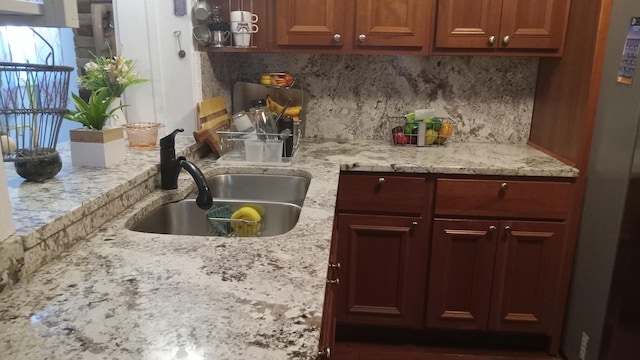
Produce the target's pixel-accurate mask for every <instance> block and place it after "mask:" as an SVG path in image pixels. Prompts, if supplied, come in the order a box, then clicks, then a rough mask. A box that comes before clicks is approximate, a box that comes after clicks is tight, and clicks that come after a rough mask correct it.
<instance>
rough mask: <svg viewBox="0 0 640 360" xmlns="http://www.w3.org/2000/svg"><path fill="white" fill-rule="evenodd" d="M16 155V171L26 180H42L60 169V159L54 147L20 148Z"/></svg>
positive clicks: (49, 177)
mask: <svg viewBox="0 0 640 360" xmlns="http://www.w3.org/2000/svg"><path fill="white" fill-rule="evenodd" d="M16 155H17V156H16V159H15V161H14V165H15V168H16V172H17V173H18V175H20V176H21V177H23V178H25V179H27V181H35V182H43V181H45V180H47V179H51V178H52V177H54V176H56V174H57V173H59V172H60V169H62V159H60V154H58V152H57V151H56V150H55V149H37V150H34V149H22V150H18V151H17V152H16Z"/></svg>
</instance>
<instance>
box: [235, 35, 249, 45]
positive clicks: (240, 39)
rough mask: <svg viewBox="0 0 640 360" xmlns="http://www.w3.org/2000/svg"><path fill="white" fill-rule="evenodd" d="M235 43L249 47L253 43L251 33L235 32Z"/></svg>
mask: <svg viewBox="0 0 640 360" xmlns="http://www.w3.org/2000/svg"><path fill="white" fill-rule="evenodd" d="M233 45H234V46H238V47H249V46H250V45H251V34H237V33H233Z"/></svg>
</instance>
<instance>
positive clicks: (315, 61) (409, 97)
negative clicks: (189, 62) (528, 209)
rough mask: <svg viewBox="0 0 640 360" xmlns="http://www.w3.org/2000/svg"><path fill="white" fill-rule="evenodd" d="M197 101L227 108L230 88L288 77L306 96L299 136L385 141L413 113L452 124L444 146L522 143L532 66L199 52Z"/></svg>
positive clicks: (500, 60)
mask: <svg viewBox="0 0 640 360" xmlns="http://www.w3.org/2000/svg"><path fill="white" fill-rule="evenodd" d="M202 60H203V61H202V64H203V69H202V75H203V78H202V82H203V96H204V97H205V98H207V97H211V96H217V95H222V96H223V97H225V99H226V101H227V103H228V104H231V89H232V87H233V84H234V83H235V82H237V81H248V82H258V81H259V79H260V73H262V72H281V71H288V72H290V73H293V74H295V75H297V76H299V81H300V83H301V85H302V87H303V88H304V90H305V91H306V92H307V99H308V101H307V102H308V104H307V105H308V108H307V119H306V124H305V137H314V138H337V137H338V136H340V135H341V136H348V137H350V138H357V139H390V129H391V128H392V127H393V126H396V125H400V124H402V123H403V120H402V119H394V118H392V117H397V116H402V115H404V114H406V113H409V112H412V111H413V110H415V109H420V108H433V109H435V110H436V115H437V116H439V117H443V118H447V119H448V120H449V121H450V122H452V123H453V124H454V129H455V132H454V137H453V138H452V139H451V140H452V141H466V142H471V141H473V142H495V143H515V144H518V143H526V141H527V139H528V137H529V128H530V125H531V113H532V110H533V100H534V95H535V86H536V77H537V70H538V59H537V58H528V57H475V56H474V57H469V56H429V57H424V56H383V55H370V56H367V55H344V56H339V55H299V54H239V53H203V55H202Z"/></svg>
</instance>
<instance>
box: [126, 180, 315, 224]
mask: <svg viewBox="0 0 640 360" xmlns="http://www.w3.org/2000/svg"><path fill="white" fill-rule="evenodd" d="M207 182H208V183H209V188H210V189H211V194H212V196H213V199H214V200H213V207H215V208H218V209H219V208H220V207H224V206H228V211H227V214H226V217H228V216H229V215H230V214H232V213H233V212H235V211H237V210H238V209H240V208H241V207H244V206H249V207H252V208H254V209H255V210H257V211H258V212H259V213H260V215H261V221H260V224H259V227H260V230H259V231H258V232H257V233H255V234H253V232H252V234H251V235H247V236H273V235H280V234H284V233H286V232H288V231H290V230H291V229H293V227H294V226H295V225H296V223H297V222H298V218H299V217H300V211H301V210H302V204H303V203H304V198H305V196H306V193H307V189H308V188H309V183H310V180H309V179H308V178H306V177H302V176H288V175H259V174H224V175H215V176H212V177H210V178H207ZM129 229H130V230H133V231H139V232H145V233H155V234H172V235H196V236H224V235H234V233H233V231H232V229H233V228H232V227H231V226H230V223H229V222H227V221H224V220H220V221H215V220H210V219H208V217H207V212H206V211H203V210H202V209H200V208H199V207H198V206H197V205H196V202H195V199H191V198H187V199H184V200H180V201H176V202H171V203H166V204H162V205H160V206H158V207H157V208H155V209H153V210H151V211H150V212H149V213H148V214H146V215H145V216H144V217H143V218H142V219H140V220H139V221H137V222H136V223H134V224H133V225H132V226H130V227H129ZM245 235H246V234H245Z"/></svg>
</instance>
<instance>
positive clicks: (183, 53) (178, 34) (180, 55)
mask: <svg viewBox="0 0 640 360" xmlns="http://www.w3.org/2000/svg"><path fill="white" fill-rule="evenodd" d="M181 34H182V31H180V30H176V31H174V32H173V36H175V37H176V40H178V49H179V51H178V57H179V58H180V59H182V58H184V57H185V56H187V53H186V52H185V51H184V50H182V45H180V35H181Z"/></svg>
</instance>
